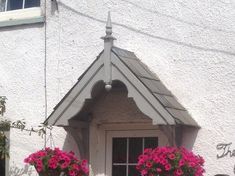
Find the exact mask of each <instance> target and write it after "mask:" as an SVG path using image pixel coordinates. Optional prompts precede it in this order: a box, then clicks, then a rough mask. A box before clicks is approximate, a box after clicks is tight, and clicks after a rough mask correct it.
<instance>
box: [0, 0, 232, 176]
mask: <svg viewBox="0 0 235 176" xmlns="http://www.w3.org/2000/svg"><path fill="white" fill-rule="evenodd" d="M109 10H110V11H111V12H112V19H113V22H114V24H113V31H114V33H113V35H114V36H115V37H116V38H117V41H116V42H115V45H116V46H118V47H121V48H124V49H128V50H131V51H134V52H135V53H136V55H137V56H138V57H139V58H140V59H141V60H142V61H143V62H144V63H145V64H146V65H148V66H149V68H150V69H151V70H152V71H153V72H155V73H156V74H157V75H158V76H159V77H160V78H161V80H162V81H163V82H164V83H165V85H166V86H167V87H168V88H169V89H170V90H171V91H172V93H173V94H174V95H175V96H176V97H177V98H178V99H179V101H180V102H181V103H182V104H183V105H184V106H185V107H186V108H187V110H188V111H189V112H190V114H191V115H192V116H193V118H194V119H195V120H196V121H197V122H198V123H199V125H200V126H201V129H200V130H199V132H198V134H197V137H196V139H195V141H191V143H192V144H191V145H192V146H193V147H192V148H193V150H194V151H195V152H196V153H198V154H200V155H202V156H204V157H205V160H206V165H205V168H206V171H207V174H206V175H208V176H210V175H214V174H217V173H224V174H229V175H234V174H233V166H234V164H235V157H233V158H230V157H225V158H223V159H219V160H218V159H216V154H218V151H217V150H216V145H217V143H221V142H224V143H229V142H233V141H234V140H235V136H234V134H235V128H234V127H235V125H234V124H235V117H234V116H235V108H234V105H235V74H234V72H235V40H234V37H235V30H234V29H235V18H234V16H235V2H234V1H233V0H210V1H197V0H175V1H165V0H157V1H156V0H115V1H114V0H86V1H85V0H81V1H77V0H60V1H59V2H58V10H57V9H56V4H55V1H52V2H51V1H48V2H47V48H46V50H47V52H46V56H47V67H46V68H47V94H48V97H47V98H48V113H50V112H51V111H52V109H53V107H54V106H55V105H56V104H57V103H58V101H59V100H60V99H61V98H62V97H63V95H65V94H66V92H67V91H68V90H69V89H70V88H71V87H72V85H73V84H74V83H75V82H76V80H77V78H78V77H79V76H80V75H81V74H82V73H83V72H84V71H85V69H86V68H87V67H88V66H89V65H90V64H91V62H92V61H93V60H94V59H95V57H96V56H97V55H98V53H99V52H100V51H101V50H102V49H103V43H102V41H101V40H100V37H101V36H103V35H104V26H105V22H104V21H105V20H106V16H107V11H109ZM44 27H45V26H44V25H25V26H17V27H6V28H0V63H1V65H0V75H1V76H0V94H1V95H5V96H7V98H8V100H7V114H6V116H7V117H9V118H11V119H13V120H14V119H25V120H26V122H27V124H28V125H29V126H31V125H33V126H36V125H37V124H38V123H40V122H42V121H43V120H44V113H45V109H44V106H45V102H44V54H45V49H44V47H45V43H44V42H45V41H44ZM53 135H54V140H55V143H56V145H58V146H61V147H63V146H64V140H65V133H64V131H63V129H55V130H53ZM191 135H192V132H190V130H189V134H188V135H185V136H184V139H185V140H184V143H187V140H189V139H190V136H191ZM194 135H195V134H194ZM73 145H74V144H73ZM42 146H43V139H41V138H40V137H37V135H34V136H29V135H28V134H25V133H22V132H20V131H18V130H12V131H11V159H10V168H13V169H14V168H16V169H15V170H17V168H19V169H21V168H22V167H24V165H23V164H22V160H23V158H24V157H25V155H27V154H28V153H30V152H32V151H34V150H36V149H37V148H40V147H42ZM72 148H74V146H73V147H72ZM233 148H235V144H233ZM15 175H17V174H15ZM26 175H27V174H26Z"/></svg>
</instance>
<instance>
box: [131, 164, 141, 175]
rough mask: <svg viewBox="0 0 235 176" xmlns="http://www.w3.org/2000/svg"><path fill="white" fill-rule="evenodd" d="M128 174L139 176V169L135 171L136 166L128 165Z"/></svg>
mask: <svg viewBox="0 0 235 176" xmlns="http://www.w3.org/2000/svg"><path fill="white" fill-rule="evenodd" d="M128 176H140V173H139V171H137V169H136V166H129V170H128Z"/></svg>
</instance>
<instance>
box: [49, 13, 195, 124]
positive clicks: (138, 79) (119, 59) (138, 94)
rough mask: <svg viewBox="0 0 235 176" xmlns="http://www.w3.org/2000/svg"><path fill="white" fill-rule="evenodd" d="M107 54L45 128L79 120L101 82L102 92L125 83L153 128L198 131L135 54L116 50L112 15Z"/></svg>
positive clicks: (60, 105) (102, 54)
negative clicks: (185, 128)
mask: <svg viewBox="0 0 235 176" xmlns="http://www.w3.org/2000/svg"><path fill="white" fill-rule="evenodd" d="M102 39H103V40H104V50H103V51H102V52H101V53H100V55H99V56H98V57H97V59H96V60H95V61H94V62H93V63H92V64H91V65H90V67H89V68H88V69H87V70H86V71H85V72H84V73H83V74H82V76H81V77H80V78H79V79H78V82H77V83H76V84H75V85H74V86H73V87H72V88H71V90H70V91H69V92H68V93H67V94H66V95H65V97H64V98H63V99H62V100H61V101H60V102H59V103H58V104H57V106H56V107H55V108H54V111H53V112H52V114H51V115H50V116H49V117H48V119H47V120H46V121H45V123H46V124H49V125H56V126H69V120H70V119H72V118H73V117H75V116H77V115H78V113H79V112H80V111H81V110H82V108H83V107H84V105H85V102H86V101H87V100H89V99H92V98H93V96H92V91H93V89H94V87H95V85H96V84H97V83H98V82H100V81H102V82H104V84H105V86H104V87H103V89H106V90H107V91H109V90H110V89H112V82H114V81H120V82H122V83H123V84H124V85H125V86H126V88H127V90H128V97H129V98H133V99H134V101H135V103H136V105H137V106H138V108H139V109H140V110H141V111H142V112H143V113H144V114H145V115H147V116H148V117H149V118H151V119H152V122H153V124H154V125H173V126H174V125H186V126H194V127H198V124H197V123H196V122H195V120H194V119H193V118H192V117H191V116H190V115H189V113H188V112H187V111H186V110H185V108H184V107H183V106H182V105H181V104H180V103H179V102H178V101H177V99H176V98H175V97H174V96H173V94H172V93H171V92H170V91H169V90H168V89H167V88H166V87H165V86H164V85H163V83H162V82H161V81H160V79H159V78H158V77H157V76H156V75H155V74H153V73H152V72H151V71H150V70H149V69H148V68H147V67H146V66H145V65H144V64H143V63H142V62H141V61H140V60H139V59H138V58H137V57H136V55H135V54H134V53H133V52H130V51H127V50H124V49H120V48H117V47H114V46H113V40H115V38H114V37H113V36H112V25H111V19H110V14H109V17H108V21H107V25H106V36H105V37H102Z"/></svg>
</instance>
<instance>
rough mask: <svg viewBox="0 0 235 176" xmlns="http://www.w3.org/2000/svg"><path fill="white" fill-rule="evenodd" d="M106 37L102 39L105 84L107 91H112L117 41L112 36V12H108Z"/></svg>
mask: <svg viewBox="0 0 235 176" xmlns="http://www.w3.org/2000/svg"><path fill="white" fill-rule="evenodd" d="M105 33H106V35H105V36H104V37H101V38H102V39H103V40H104V53H103V58H104V70H105V75H104V82H105V89H106V90H107V91H109V90H111V88H112V64H111V50H112V47H113V40H116V39H115V38H114V37H113V36H112V22H111V15H110V12H108V19H107V23H106V30H105Z"/></svg>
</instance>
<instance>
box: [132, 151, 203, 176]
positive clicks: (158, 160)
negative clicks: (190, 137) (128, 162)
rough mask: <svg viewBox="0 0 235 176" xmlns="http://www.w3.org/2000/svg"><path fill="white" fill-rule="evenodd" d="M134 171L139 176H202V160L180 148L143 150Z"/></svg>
mask: <svg viewBox="0 0 235 176" xmlns="http://www.w3.org/2000/svg"><path fill="white" fill-rule="evenodd" d="M138 159H139V161H138V164H137V166H136V169H137V170H139V171H140V173H141V176H149V175H157V176H203V173H204V172H205V171H204V169H203V164H204V160H203V158H202V157H200V156H197V155H194V154H193V153H192V152H190V151H188V150H187V149H185V148H183V147H181V148H176V147H157V148H155V149H145V151H144V153H143V154H142V155H140V156H139V158H138Z"/></svg>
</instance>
